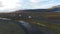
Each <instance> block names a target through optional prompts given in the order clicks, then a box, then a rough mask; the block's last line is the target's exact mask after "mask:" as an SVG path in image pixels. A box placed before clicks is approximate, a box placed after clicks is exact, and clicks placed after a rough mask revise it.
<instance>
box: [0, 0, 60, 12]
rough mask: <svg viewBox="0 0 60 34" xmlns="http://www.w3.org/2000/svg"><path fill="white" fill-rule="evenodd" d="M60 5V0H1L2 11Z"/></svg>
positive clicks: (0, 10)
mask: <svg viewBox="0 0 60 34" xmlns="http://www.w3.org/2000/svg"><path fill="white" fill-rule="evenodd" d="M55 5H60V0H0V12H11V11H15V10H20V9H46V8H51V7H52V6H55Z"/></svg>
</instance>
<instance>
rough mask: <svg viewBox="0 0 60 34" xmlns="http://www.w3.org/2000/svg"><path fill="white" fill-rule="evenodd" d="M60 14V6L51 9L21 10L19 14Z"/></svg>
mask: <svg viewBox="0 0 60 34" xmlns="http://www.w3.org/2000/svg"><path fill="white" fill-rule="evenodd" d="M20 11H22V12H60V5H58V6H54V7H52V8H50V9H28V10H19V11H18V12H20Z"/></svg>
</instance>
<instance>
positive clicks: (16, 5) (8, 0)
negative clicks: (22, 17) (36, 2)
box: [0, 0, 22, 12]
mask: <svg viewBox="0 0 60 34" xmlns="http://www.w3.org/2000/svg"><path fill="white" fill-rule="evenodd" d="M0 1H1V3H2V7H0V12H4V11H5V10H6V11H8V12H9V11H14V10H19V9H21V7H22V2H21V1H20V0H0Z"/></svg>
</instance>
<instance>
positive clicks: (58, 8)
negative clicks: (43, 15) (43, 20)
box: [50, 5, 60, 12]
mask: <svg viewBox="0 0 60 34" xmlns="http://www.w3.org/2000/svg"><path fill="white" fill-rule="evenodd" d="M50 11H51V12H60V5H57V6H54V7H52V8H50Z"/></svg>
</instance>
